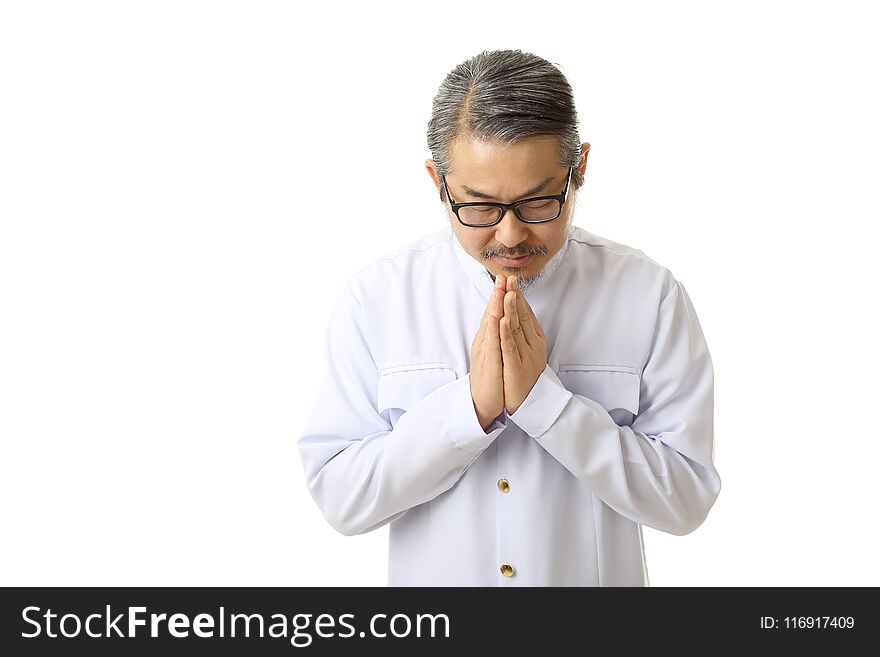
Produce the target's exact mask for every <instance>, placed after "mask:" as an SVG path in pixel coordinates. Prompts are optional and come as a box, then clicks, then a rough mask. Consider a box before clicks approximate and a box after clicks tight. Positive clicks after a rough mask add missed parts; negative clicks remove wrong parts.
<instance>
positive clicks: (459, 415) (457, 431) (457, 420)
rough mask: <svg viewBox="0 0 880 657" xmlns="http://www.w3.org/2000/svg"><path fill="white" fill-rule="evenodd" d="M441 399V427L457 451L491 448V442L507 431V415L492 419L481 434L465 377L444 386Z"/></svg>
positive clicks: (504, 413)
mask: <svg viewBox="0 0 880 657" xmlns="http://www.w3.org/2000/svg"><path fill="white" fill-rule="evenodd" d="M443 390H444V392H443V395H442V400H441V404H442V408H443V412H442V413H441V417H442V418H443V424H444V427H445V429H446V433H447V435H448V436H449V439H450V440H451V441H452V442H453V443H454V444H455V445H456V446H457V447H460V448H461V449H470V450H481V449H485V448H486V447H488V446H489V445H490V444H492V441H493V440H495V438H497V437H498V435H499V434H500V433H501V432H502V431H504V429H505V428H507V412H506V411H501V414H500V415H499V416H498V417H496V418H495V420H494V422H492V424H491V425H490V426H489V430H488V431H483V427H482V426H481V425H480V421H479V419H477V410H476V409H475V408H474V399H473V397H472V396H471V380H470V377H469V376H467V375H465V376H463V377H461V378H460V379H457V380H456V381H454V382H452V383H450V384H449V385H447V386H444V389H443Z"/></svg>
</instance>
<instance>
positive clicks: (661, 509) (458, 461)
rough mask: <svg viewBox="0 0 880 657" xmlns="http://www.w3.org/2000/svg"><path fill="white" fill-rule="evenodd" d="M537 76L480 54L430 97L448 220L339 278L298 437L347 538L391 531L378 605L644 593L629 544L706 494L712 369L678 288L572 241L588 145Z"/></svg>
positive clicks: (313, 488)
mask: <svg viewBox="0 0 880 657" xmlns="http://www.w3.org/2000/svg"><path fill="white" fill-rule="evenodd" d="M576 125H577V117H576V113H575V108H574V100H573V95H572V91H571V88H570V87H569V85H568V82H567V81H566V80H565V78H564V76H563V75H562V73H561V72H560V71H559V70H558V69H557V68H556V67H554V66H553V65H551V64H550V63H548V62H547V61H545V60H543V59H541V58H540V57H537V56H535V55H532V54H528V53H522V52H520V51H518V50H516V51H495V52H483V53H481V54H480V55H477V56H476V57H474V58H471V59H470V60H468V61H466V62H464V63H463V64H461V65H460V66H458V67H457V68H456V69H454V70H453V71H452V72H451V73H450V74H449V75H448V76H447V78H446V79H445V80H444V82H443V84H442V85H441V87H440V90H439V92H438V94H437V97H436V98H435V100H434V106H433V115H432V118H431V121H430V123H429V132H428V143H429V147H430V149H431V151H432V158H431V159H429V160H428V161H427V162H426V167H427V169H428V173H429V174H430V176H431V179H432V180H433V182H434V184H435V185H436V186H437V188H438V190H439V192H440V198H441V201H442V202H443V204H444V207H445V211H446V214H447V216H448V217H449V221H450V224H449V226H448V227H446V228H444V229H443V230H440V231H437V232H435V233H432V234H430V235H426V236H424V237H423V238H421V239H419V240H417V241H415V242H413V243H411V244H409V245H407V246H406V247H405V248H402V249H399V250H397V251H395V252H392V253H390V254H388V255H386V256H385V257H383V258H381V259H379V260H376V261H375V262H374V263H373V264H371V265H370V266H368V267H366V268H364V269H363V270H361V271H359V272H357V273H356V274H354V275H353V276H352V277H350V278H349V279H348V282H347V285H346V286H345V287H344V289H343V290H342V292H341V294H340V296H339V297H338V299H337V301H336V304H335V308H334V310H333V314H332V317H331V319H330V323H329V330H328V335H327V341H326V346H325V352H324V353H325V359H326V361H325V362H326V371H325V373H324V378H323V382H322V384H321V387H320V389H319V390H318V397H317V401H316V403H315V407H314V410H313V412H312V414H311V416H310V418H309V419H308V422H307V426H306V429H305V431H304V433H303V435H302V436H301V437H300V439H299V441H298V446H299V449H300V454H301V456H302V459H303V465H304V470H305V476H306V482H307V484H308V487H309V490H310V492H311V495H312V496H313V498H314V500H315V501H316V502H317V504H318V505H319V507H320V509H321V511H322V512H323V514H324V515H325V517H326V518H327V520H328V522H329V523H330V524H331V525H332V526H333V527H335V528H336V529H337V530H338V531H340V532H342V533H343V534H347V535H352V534H360V533H363V532H369V531H372V530H374V529H377V528H379V527H382V526H384V525H386V524H388V523H390V536H389V540H390V543H389V577H388V583H389V585H392V586H412V585H414V586H446V585H465V586H648V585H650V583H649V580H648V575H647V568H646V564H645V555H644V547H643V541H642V527H641V526H642V525H647V526H649V527H654V528H656V529H659V530H661V531H664V532H668V533H671V534H677V535H683V534H687V533H689V532H691V531H693V530H694V529H695V528H696V527H698V526H699V525H700V524H701V523H702V522H703V520H704V519H705V518H706V516H707V514H708V512H709V509H710V508H711V507H712V505H713V504H714V501H715V499H716V497H717V495H718V493H719V491H720V486H721V481H720V478H719V476H718V473H717V471H716V469H715V467H714V464H713V456H714V449H713V381H714V376H713V368H712V361H711V359H710V356H709V352H708V350H707V347H706V343H705V340H704V338H703V334H702V331H701V328H700V325H699V322H698V320H697V316H696V314H695V313H694V308H693V306H692V305H691V301H690V298H689V296H688V294H687V292H686V291H685V288H684V286H683V285H682V284H681V283H680V282H679V281H677V280H676V279H675V278H674V277H673V275H672V274H671V272H670V270H669V269H667V268H665V267H663V266H661V265H659V264H658V263H656V262H654V261H653V260H651V259H650V258H648V257H647V256H646V255H645V254H644V253H642V252H641V251H639V250H637V249H633V248H630V247H627V246H624V245H622V244H618V243H615V242H612V241H610V240H607V239H604V238H601V237H598V236H596V235H594V234H592V233H589V232H587V231H586V230H584V229H582V228H578V227H574V226H573V225H572V217H573V209H574V197H575V195H576V193H577V192H576V190H577V188H579V187H580V186H581V184H582V182H583V179H584V172H585V169H586V164H587V154H588V152H589V144H587V143H584V144H581V143H580V140H579V138H578V135H577V129H576Z"/></svg>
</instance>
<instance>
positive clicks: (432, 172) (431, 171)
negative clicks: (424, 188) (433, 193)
mask: <svg viewBox="0 0 880 657" xmlns="http://www.w3.org/2000/svg"><path fill="white" fill-rule="evenodd" d="M425 169H427V171H428V175H429V176H431V180H433V181H434V186H435V187H436V188H437V189H440V184H441V182H440V174H439V173H437V165H436V164H434V160H433V159H431V158H428V159H427V160H425Z"/></svg>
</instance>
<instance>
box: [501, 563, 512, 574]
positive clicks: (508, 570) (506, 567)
mask: <svg viewBox="0 0 880 657" xmlns="http://www.w3.org/2000/svg"><path fill="white" fill-rule="evenodd" d="M501 574H502V575H504V576H505V577H513V566H511V565H510V564H509V563H503V564H501Z"/></svg>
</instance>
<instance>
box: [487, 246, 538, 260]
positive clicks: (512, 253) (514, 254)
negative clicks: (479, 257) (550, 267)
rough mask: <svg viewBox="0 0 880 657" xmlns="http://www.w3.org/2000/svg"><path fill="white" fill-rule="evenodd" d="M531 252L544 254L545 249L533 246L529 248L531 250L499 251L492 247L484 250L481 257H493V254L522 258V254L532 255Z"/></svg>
mask: <svg viewBox="0 0 880 657" xmlns="http://www.w3.org/2000/svg"><path fill="white" fill-rule="evenodd" d="M532 254H535V255H545V254H546V250H545V249H542V248H540V247H535V248H533V249H531V250H525V251H524V250H519V251H499V250H497V249H492V250H489V251H484V252H483V257H485V258H486V259H488V258H494V257H495V256H500V257H502V258H522V257H523V256H527V255H532Z"/></svg>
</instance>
